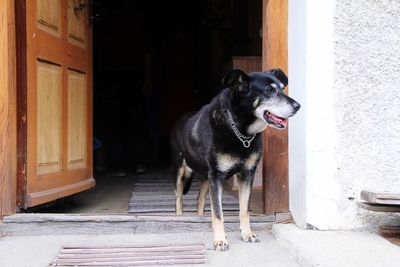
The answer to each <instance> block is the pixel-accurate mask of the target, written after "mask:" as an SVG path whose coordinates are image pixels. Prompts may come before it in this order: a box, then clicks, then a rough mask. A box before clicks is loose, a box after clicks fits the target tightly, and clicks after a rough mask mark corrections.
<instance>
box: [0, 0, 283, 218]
mask: <svg viewBox="0 0 400 267" xmlns="http://www.w3.org/2000/svg"><path fill="white" fill-rule="evenodd" d="M262 1H263V3H262V6H263V7H262V9H263V10H262V13H263V26H262V33H263V38H262V39H263V41H262V43H263V44H262V47H263V52H262V55H263V70H266V69H269V68H273V67H280V68H281V69H283V70H284V71H285V72H286V73H287V70H288V42H287V40H288V39H287V34H288V32H287V30H288V0H262ZM24 7H25V1H17V0H0V69H2V70H3V72H2V73H0V107H1V108H0V144H1V147H2V149H1V150H0V163H1V164H0V203H1V204H0V219H1V218H2V217H3V216H4V215H11V214H13V213H16V212H17V211H18V206H19V205H23V202H22V201H23V195H24V194H23V193H24V192H25V190H26V189H25V188H24V186H25V184H26V160H27V158H26V149H25V150H24V149H23V148H22V147H25V148H26V145H25V146H24V142H26V139H24V138H23V136H25V137H26V108H25V110H24V106H25V107H26V90H25V94H24V90H23V89H24V88H25V89H26V78H25V80H24V77H23V76H24V75H23V74H24V73H25V76H26V67H25V69H24V66H26V55H24V52H23V50H24V48H25V47H26V37H25V36H26V30H25V26H23V25H24V21H25V14H24V11H23V10H24ZM21 10H22V11H21ZM1 25H7V27H1ZM268 25H270V26H269V27H268ZM24 63H25V64H24ZM17 91H18V93H17ZM17 110H18V114H17ZM24 112H25V113H24ZM17 118H18V120H17ZM17 136H18V142H17ZM264 144H265V145H264V152H266V151H267V150H268V153H265V154H264V155H265V157H264V160H263V198H264V212H265V213H267V214H273V213H277V212H288V211H289V201H288V200H289V193H288V134H287V130H285V131H280V132H278V131H276V130H273V129H269V130H268V131H266V132H265V133H264ZM17 146H18V149H17ZM276 162H279V164H276ZM17 202H18V205H17Z"/></svg>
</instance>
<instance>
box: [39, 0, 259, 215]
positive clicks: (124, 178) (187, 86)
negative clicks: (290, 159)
mask: <svg viewBox="0 0 400 267" xmlns="http://www.w3.org/2000/svg"><path fill="white" fill-rule="evenodd" d="M261 7H262V1H260V0H257V1H256V0H254V1H248V2H243V1H239V0H208V1H198V2H197V3H196V4H194V3H192V2H188V1H183V0H174V1H168V2H166V1H156V0H152V1H140V0H136V1H130V0H121V1H119V2H118V4H116V3H115V2H111V1H104V0H103V1H97V3H96V5H94V6H93V15H92V17H94V20H93V22H92V23H93V133H94V151H93V162H94V166H93V169H94V178H95V180H96V187H95V188H93V189H91V190H88V191H86V192H82V193H79V194H77V195H74V196H73V197H68V198H64V199H59V200H57V201H55V202H52V203H48V204H46V205H45V206H44V209H43V207H40V208H39V209H36V208H35V210H36V211H39V212H62V213H126V212H127V207H128V203H129V202H130V198H131V194H132V192H133V190H134V187H135V186H134V182H135V179H136V180H137V179H138V178H140V177H146V175H147V176H152V177H154V176H157V175H158V176H159V177H161V179H162V178H165V177H166V176H168V175H169V130H170V129H171V127H172V125H173V123H174V121H175V120H176V119H177V118H179V117H180V116H181V115H183V114H184V113H186V112H191V111H196V110H198V109H199V108H200V107H201V106H203V105H204V104H206V103H208V102H209V101H210V100H211V98H212V97H214V96H215V95H216V94H217V93H218V92H219V90H220V89H221V80H222V77H223V76H224V74H225V73H227V72H228V71H229V70H231V69H232V68H234V67H241V68H246V66H247V65H246V64H247V63H248V61H247V59H248V60H250V61H254V59H258V61H260V60H259V57H261V53H262V37H261V27H262V21H261V20H262V19H261V13H262V8H261ZM238 62H239V63H238ZM237 64H239V65H237ZM253 68H254V67H253ZM253 70H255V69H253ZM259 70H261V66H260V69H259ZM171 184H172V183H171ZM232 187H233V185H227V188H228V189H232ZM171 190H173V189H171ZM260 194H261V191H259V194H258V195H257V194H255V198H257V201H256V202H257V203H258V206H257V207H255V208H254V209H257V211H259V212H262V197H261V195H260ZM233 195H234V192H233Z"/></svg>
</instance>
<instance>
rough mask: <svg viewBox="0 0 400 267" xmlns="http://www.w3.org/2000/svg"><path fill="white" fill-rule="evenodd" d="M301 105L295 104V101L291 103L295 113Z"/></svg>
mask: <svg viewBox="0 0 400 267" xmlns="http://www.w3.org/2000/svg"><path fill="white" fill-rule="evenodd" d="M300 107H301V105H300V104H299V103H297V102H296V101H293V108H294V111H295V112H297V111H298V110H299V109H300Z"/></svg>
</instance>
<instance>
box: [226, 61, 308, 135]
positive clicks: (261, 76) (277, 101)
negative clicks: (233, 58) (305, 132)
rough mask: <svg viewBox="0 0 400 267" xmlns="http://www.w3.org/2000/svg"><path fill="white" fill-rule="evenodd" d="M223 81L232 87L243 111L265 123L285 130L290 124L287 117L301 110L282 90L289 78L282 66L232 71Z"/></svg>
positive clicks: (228, 86) (227, 86)
mask: <svg viewBox="0 0 400 267" xmlns="http://www.w3.org/2000/svg"><path fill="white" fill-rule="evenodd" d="M222 83H223V86H224V87H225V88H230V89H231V90H232V92H233V94H234V95H235V99H236V104H237V105H239V106H240V108H241V110H243V111H244V112H247V113H250V114H253V115H254V116H255V117H256V118H258V119H259V120H260V121H261V122H263V123H264V124H265V126H266V125H270V126H272V127H274V128H277V129H284V128H286V126H287V124H288V123H287V119H288V118H289V117H291V116H293V115H294V114H296V112H297V111H298V110H299V109H300V104H299V103H297V102H296V101H295V100H293V99H292V98H290V97H289V96H287V95H286V94H285V93H284V92H283V89H284V88H285V87H286V86H287V84H288V78H287V76H286V74H285V73H284V72H283V71H282V70H281V69H278V68H277V69H272V70H269V71H266V72H253V73H250V74H246V73H244V72H243V71H241V70H233V71H231V72H230V73H229V74H228V75H227V76H225V77H224V79H223V81H222ZM259 128H260V129H262V130H263V128H262V127H259ZM264 128H265V127H264ZM262 130H261V131H262Z"/></svg>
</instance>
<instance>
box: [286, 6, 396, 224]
mask: <svg viewBox="0 0 400 267" xmlns="http://www.w3.org/2000/svg"><path fill="white" fill-rule="evenodd" d="M399 18H400V1H396V0H392V1H390V0H374V1H372V0H327V1H318V0H289V81H290V95H291V96H293V97H294V98H295V99H296V100H299V102H300V103H302V109H301V111H300V113H299V114H298V115H296V116H295V117H294V118H293V119H291V123H290V128H289V186H290V208H291V211H292V213H293V216H294V218H295V221H296V223H297V224H298V225H300V226H302V227H305V228H306V227H310V226H314V227H316V228H319V229H353V228H375V227H377V226H378V224H380V223H383V222H389V223H390V222H391V221H397V222H400V218H399V217H398V216H396V215H391V214H385V213H374V212H367V211H365V210H363V209H360V208H359V207H358V206H357V201H358V200H359V195H360V191H361V190H362V189H367V190H373V191H389V192H398V193H400V164H398V162H400V120H399V119H400V90H399V85H400V21H399Z"/></svg>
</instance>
